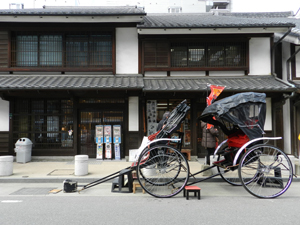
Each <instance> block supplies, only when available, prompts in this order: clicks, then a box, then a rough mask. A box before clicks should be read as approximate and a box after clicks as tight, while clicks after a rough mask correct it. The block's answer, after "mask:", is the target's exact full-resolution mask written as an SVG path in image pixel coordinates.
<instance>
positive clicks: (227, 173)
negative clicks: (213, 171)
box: [217, 155, 242, 186]
mask: <svg viewBox="0 0 300 225" xmlns="http://www.w3.org/2000/svg"><path fill="white" fill-rule="evenodd" d="M222 159H223V157H222V156H220V155H218V159H217V161H220V160H222ZM217 170H218V172H219V173H220V176H221V177H222V179H223V180H224V181H226V182H227V183H229V184H231V185H233V186H242V183H241V181H240V177H239V173H238V166H235V167H229V168H228V169H224V168H222V167H219V166H218V167H217Z"/></svg>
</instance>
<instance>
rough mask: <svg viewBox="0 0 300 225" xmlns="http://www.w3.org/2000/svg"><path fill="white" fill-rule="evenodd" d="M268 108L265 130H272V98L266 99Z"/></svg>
mask: <svg viewBox="0 0 300 225" xmlns="http://www.w3.org/2000/svg"><path fill="white" fill-rule="evenodd" d="M266 106H267V111H266V121H265V126H264V130H265V131H267V130H272V99H271V98H266Z"/></svg>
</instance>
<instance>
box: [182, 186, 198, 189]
mask: <svg viewBox="0 0 300 225" xmlns="http://www.w3.org/2000/svg"><path fill="white" fill-rule="evenodd" d="M184 189H185V190H201V188H199V187H198V186H185V187H184Z"/></svg>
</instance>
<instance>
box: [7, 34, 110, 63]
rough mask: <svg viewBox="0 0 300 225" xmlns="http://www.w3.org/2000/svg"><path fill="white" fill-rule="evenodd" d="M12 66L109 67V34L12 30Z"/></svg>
mask: <svg viewBox="0 0 300 225" xmlns="http://www.w3.org/2000/svg"><path fill="white" fill-rule="evenodd" d="M11 63H12V67H92V68H93V67H97V68H99V67H100V68H112V35H111V34H92V33H89V34H45V35H38V34H18V33H17V34H15V36H13V38H12V60H11Z"/></svg>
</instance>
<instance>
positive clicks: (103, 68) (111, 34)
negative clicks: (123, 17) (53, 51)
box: [9, 30, 116, 74]
mask: <svg viewBox="0 0 300 225" xmlns="http://www.w3.org/2000/svg"><path fill="white" fill-rule="evenodd" d="M26 35H27V36H37V37H38V43H37V45H38V47H37V48H38V49H37V55H38V56H37V61H36V63H37V65H34V66H30V65H25V64H24V63H23V64H22V63H21V64H20V66H18V65H17V61H16V57H17V48H16V40H17V37H18V36H26ZM68 35H69V36H70V35H71V36H72V35H88V39H87V43H88V53H87V58H86V61H85V64H84V65H81V66H80V65H75V66H73V65H67V62H66V54H67V46H66V45H67V42H66V41H67V40H66V39H67V36H68ZM43 36H49V37H50V38H51V37H54V36H61V37H62V54H61V55H62V61H61V65H47V62H46V63H45V62H44V65H42V63H40V58H41V57H42V55H41V53H42V50H41V49H40V46H39V44H40V42H41V40H40V39H41V37H43ZM97 36H98V39H97V38H96V39H95V38H94V37H97ZM101 36H102V40H103V41H104V42H105V41H107V40H109V41H108V42H107V43H108V51H107V52H108V54H106V55H104V56H103V52H99V54H97V56H96V57H98V59H99V61H98V62H96V63H95V62H94V63H93V62H92V58H91V55H93V56H94V54H92V53H94V52H93V46H94V45H97V44H98V46H100V44H101ZM93 38H94V39H93ZM97 41H98V42H97ZM99 43H100V44H99ZM100 47H101V46H100ZM102 47H103V46H102ZM10 49H11V50H10V51H11V53H10V54H11V56H10V68H9V70H10V71H12V72H14V71H24V70H26V71H32V72H35V71H45V72H48V71H51V72H62V73H63V72H77V71H78V72H81V71H86V72H98V71H100V72H111V73H112V74H115V72H116V65H115V58H116V57H115V31H113V30H109V31H103V32H101V31H99V32H88V31H83V32H72V31H70V32H18V31H15V32H11V47H10ZM90 53H91V54H90ZM105 57H106V58H107V60H106V59H104V58H105ZM94 58H95V56H94ZM54 62H56V61H54ZM107 62H108V63H107ZM25 63H26V62H25ZM34 63H35V62H34ZM59 63H60V61H59ZM59 63H58V64H59ZM48 64H53V63H52V62H51V61H49V63H48Z"/></svg>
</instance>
